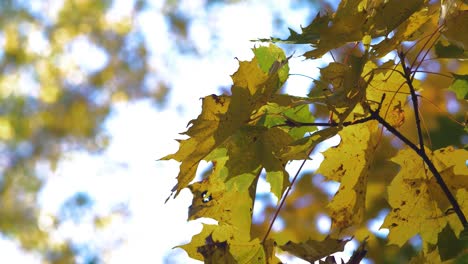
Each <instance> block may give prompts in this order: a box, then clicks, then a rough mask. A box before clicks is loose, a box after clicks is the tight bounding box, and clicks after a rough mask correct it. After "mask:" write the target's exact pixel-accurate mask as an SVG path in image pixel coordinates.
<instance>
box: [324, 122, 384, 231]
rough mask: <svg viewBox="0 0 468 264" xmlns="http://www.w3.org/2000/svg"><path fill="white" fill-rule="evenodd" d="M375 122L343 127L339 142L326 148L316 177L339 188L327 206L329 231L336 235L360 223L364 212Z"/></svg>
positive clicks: (375, 127) (373, 145) (373, 144)
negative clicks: (332, 229) (332, 230)
mask: <svg viewBox="0 0 468 264" xmlns="http://www.w3.org/2000/svg"><path fill="white" fill-rule="evenodd" d="M376 130H377V122H367V123H363V124H358V125H353V126H349V127H345V128H344V129H343V130H342V131H341V132H339V133H338V134H339V135H340V137H341V142H340V144H339V145H338V146H336V147H332V148H329V149H328V150H326V151H325V152H324V153H323V155H324V157H325V158H324V161H323V162H322V164H320V168H319V169H318V170H317V173H320V174H322V175H323V176H325V177H326V178H327V179H329V180H333V181H337V182H340V188H339V190H338V192H337V193H336V194H335V196H334V197H333V200H332V201H331V202H330V204H329V205H328V208H329V209H330V214H331V218H332V228H338V231H340V230H342V229H345V228H347V227H349V226H351V225H354V224H359V223H361V222H362V220H363V217H364V211H365V198H366V190H367V177H368V169H369V166H368V164H369V162H371V159H372V153H373V151H374V147H375V145H376V142H375V137H373V136H372V135H373V133H374V132H375V131H376Z"/></svg>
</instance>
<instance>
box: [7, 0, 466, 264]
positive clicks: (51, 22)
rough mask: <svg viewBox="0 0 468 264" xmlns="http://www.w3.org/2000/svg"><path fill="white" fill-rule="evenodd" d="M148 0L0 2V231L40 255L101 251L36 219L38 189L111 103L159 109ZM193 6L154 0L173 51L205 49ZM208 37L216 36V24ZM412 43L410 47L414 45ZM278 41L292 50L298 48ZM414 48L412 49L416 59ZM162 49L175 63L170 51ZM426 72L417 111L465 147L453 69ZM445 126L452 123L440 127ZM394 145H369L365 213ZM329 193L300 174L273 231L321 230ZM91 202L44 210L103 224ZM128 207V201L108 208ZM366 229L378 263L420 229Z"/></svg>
mask: <svg viewBox="0 0 468 264" xmlns="http://www.w3.org/2000/svg"><path fill="white" fill-rule="evenodd" d="M149 2H150V1H145V0H136V1H133V2H132V5H131V10H130V11H129V12H128V14H126V15H123V16H119V15H117V16H116V15H114V13H112V9H113V8H114V1H112V0H98V1H92V0H63V1H61V0H54V1H14V0H3V1H0V233H1V234H2V235H3V236H6V237H8V238H10V239H14V240H17V241H19V243H20V245H21V246H22V247H24V248H25V249H27V250H31V251H34V252H37V253H38V254H40V255H41V256H42V258H43V260H44V261H45V262H47V263H74V262H77V256H78V255H79V256H80V257H81V261H80V262H82V263H98V262H100V254H101V253H102V252H99V251H96V249H93V248H92V247H89V246H88V247H87V246H85V245H77V244H75V243H74V242H72V241H61V242H60V243H57V241H54V240H53V239H52V238H51V237H50V230H51V228H42V227H41V224H40V222H41V221H40V220H39V217H40V206H39V204H38V200H37V198H38V193H39V192H40V190H41V187H42V185H43V182H44V180H45V179H46V178H47V176H48V174H47V172H48V171H53V170H54V168H55V167H56V165H57V162H58V161H60V159H61V157H63V154H64V153H67V152H68V151H73V150H77V149H79V150H86V151H88V152H90V153H96V154H99V152H101V151H102V150H104V149H105V148H106V146H107V144H108V142H109V135H107V134H106V133H105V131H104V130H103V122H104V121H105V120H106V118H108V117H109V116H110V115H111V114H112V106H113V104H114V103H116V102H121V101H133V100H140V99H146V100H147V99H148V98H151V100H152V101H153V104H154V107H156V108H159V109H163V108H164V107H165V102H166V100H167V97H168V95H169V94H170V92H171V81H170V80H166V79H164V78H163V77H161V75H160V70H161V68H160V67H159V68H158V67H155V66H154V65H152V64H151V60H152V56H158V54H157V53H154V52H153V51H154V50H155V49H157V46H158V42H157V41H156V42H149V41H148V39H147V37H148V36H147V35H145V34H144V32H143V29H142V26H141V24H139V23H138V22H137V17H138V16H139V14H141V13H142V12H145V11H146V10H148V9H149V8H152V7H151V6H152V5H151V3H149ZM238 2H242V1H236V0H231V1H222V0H207V1H204V5H203V8H206V9H210V8H211V7H213V6H216V5H229V4H236V3H238ZM291 5H296V6H300V7H301V8H305V9H307V12H308V14H309V17H310V18H313V17H314V16H315V14H316V10H319V9H328V10H330V9H331V8H332V7H331V6H332V5H331V4H330V3H327V2H323V3H322V2H320V3H318V2H316V1H306V0H297V1H291ZM127 11H128V10H127ZM192 11H193V10H184V9H181V8H180V1H179V0H167V1H163V4H161V5H160V7H158V8H157V12H161V13H163V14H164V17H165V20H166V24H167V26H168V31H169V37H170V38H171V43H172V44H173V47H172V48H173V49H174V52H176V53H178V54H182V55H183V54H189V55H191V56H203V54H200V53H199V51H198V50H197V48H196V47H195V46H194V45H193V38H194V37H196V36H193V35H191V34H189V30H188V27H189V25H190V23H191V22H192V19H193V12H192ZM273 23H274V25H273V27H274V28H275V29H281V30H282V32H287V30H286V26H285V25H284V23H285V22H284V20H283V18H282V17H281V16H280V15H279V14H274V22H273ZM295 26H296V27H297V26H298V25H295ZM278 31H279V30H278ZM259 37H260V36H259ZM211 38H212V40H215V39H216V33H215V32H214V33H213V35H212V36H211ZM150 44H151V45H155V46H156V47H150V46H149V45H150ZM252 46H253V44H252ZM418 47H419V48H420V46H417V47H416V48H414V49H413V50H414V51H415V52H416V51H417V50H418ZM285 49H286V50H287V52H288V53H291V52H290V51H293V50H296V47H294V46H285ZM349 49H350V47H345V48H342V49H339V50H337V51H336V53H335V58H336V59H337V60H338V61H339V60H340V59H341V58H342V57H343V56H345V54H347V53H348V52H349ZM415 52H413V53H410V54H409V57H410V58H411V56H413V58H414V56H416V53H415ZM299 53H300V52H299ZM83 58H93V61H91V62H89V61H83ZM162 60H163V61H165V62H166V63H170V57H169V56H168V57H165V58H162ZM422 70H427V71H439V72H441V73H444V74H447V73H448V72H449V71H450V72H458V73H460V72H465V73H466V72H467V71H468V65H467V63H466V62H463V63H462V62H457V61H453V60H450V61H449V60H431V61H429V62H428V63H425V64H423V67H422ZM423 80H424V81H423V84H422V86H423V88H424V91H423V92H422V95H423V96H424V97H425V98H427V100H422V102H423V104H422V106H421V111H422V112H423V113H424V114H423V116H424V119H425V127H426V128H427V129H428V131H429V132H430V133H429V134H430V136H431V139H432V144H433V146H434V147H435V148H438V147H441V146H445V145H448V144H452V145H456V146H462V144H463V140H464V143H465V144H466V140H467V139H466V133H464V132H463V127H462V126H460V125H459V124H457V123H455V122H453V119H456V120H459V121H460V122H462V121H463V119H464V118H465V117H464V115H465V113H466V109H467V108H466V104H463V102H461V103H460V102H456V101H455V100H454V95H453V94H452V93H450V92H446V91H445V90H442V89H440V88H441V87H447V85H449V84H450V79H447V78H444V77H441V76H436V75H427V76H424V77H423ZM202 96H204V94H200V97H202ZM428 101H430V103H427V102H428ZM315 113H316V115H317V116H319V117H324V118H325V117H326V116H327V113H326V110H325V109H319V108H318V109H315ZM410 113H411V112H406V124H408V125H405V126H404V127H402V130H403V131H404V133H409V134H411V133H413V134H412V136H413V138H415V134H414V132H411V131H414V127H412V126H411V125H410V124H411V123H412V122H411V119H412V116H411V114H410ZM193 117H194V118H195V116H193ZM187 121H188V120H187ZM447 127H449V128H450V129H443V130H442V129H441V128H447ZM174 136H176V135H174ZM463 136H464V138H463ZM397 147H398V143H395V142H392V141H391V140H389V139H386V138H383V139H382V141H381V144H380V146H379V148H378V149H377V150H376V157H375V166H374V167H373V168H372V170H373V171H375V173H374V174H373V175H378V177H372V178H370V179H369V184H370V186H372V187H371V188H370V191H369V193H368V200H367V204H368V212H367V214H368V217H369V219H370V218H374V217H377V216H378V215H379V214H382V213H385V210H386V209H385V208H387V207H388V206H387V204H386V200H385V199H384V196H383V195H382V194H383V193H384V192H385V189H384V186H385V185H387V184H388V183H389V182H390V181H391V179H392V177H393V176H394V175H395V174H396V172H397V168H396V166H393V167H392V166H390V167H388V166H383V165H382V164H384V163H388V161H385V159H387V158H389V157H391V155H392V153H395V151H396V148H397ZM389 149H391V151H389ZM44 168H47V169H45V170H44ZM331 197H332V194H330V193H329V191H327V184H326V183H324V182H323V177H322V178H321V176H320V175H313V174H311V173H310V172H309V173H304V174H303V176H302V177H301V179H300V181H299V182H298V183H297V184H296V186H295V188H294V192H293V193H292V194H291V197H289V198H288V200H287V204H286V207H285V208H284V209H283V211H282V213H281V221H282V222H283V223H284V224H283V228H279V229H278V230H276V231H275V235H274V236H276V238H277V239H278V240H279V241H286V240H295V241H300V240H305V239H307V238H312V239H317V238H319V237H324V236H325V234H323V232H321V231H320V230H319V229H318V227H317V224H316V222H317V221H318V220H319V218H320V217H321V216H326V215H327V212H326V203H327V202H328V201H329V200H330V199H331ZM264 199H265V200H268V198H267V197H266V198H264ZM93 206H94V200H93V198H92V197H90V196H89V195H88V194H87V193H76V194H71V195H70V198H69V199H68V200H67V201H66V202H65V203H64V204H63V205H62V209H61V210H60V212H59V214H58V215H55V216H51V219H52V220H51V221H52V229H54V228H58V227H59V226H60V225H61V224H62V223H63V222H65V221H68V220H72V221H75V222H80V221H92V222H93V223H94V225H95V227H96V230H99V229H100V228H105V226H106V223H108V216H102V215H96V214H93V213H92V210H93ZM127 213H128V212H127V211H126V209H125V208H123V207H116V208H114V209H113V211H112V212H111V214H119V215H125V214H127ZM273 213H274V204H273V203H267V206H265V207H264V210H262V211H261V212H260V213H259V215H258V216H256V221H255V223H256V224H255V228H254V229H253V232H254V233H255V234H256V235H258V236H261V235H262V234H264V233H265V230H266V228H267V227H268V224H269V219H271V217H272V214H273ZM367 236H369V239H368V242H369V244H372V246H373V247H374V250H373V251H370V252H369V254H368V257H369V258H371V259H373V260H374V261H375V263H400V262H399V261H400V260H401V259H409V257H410V256H411V255H413V254H414V252H415V248H417V247H419V246H420V245H419V244H418V243H417V239H415V241H416V242H415V243H408V244H407V245H406V246H405V249H404V251H403V253H404V254H403V255H401V252H400V253H399V252H398V251H397V249H396V248H393V247H385V239H384V238H383V237H382V236H377V235H375V234H373V233H372V232H370V231H369V230H368V226H367V225H366V224H363V226H362V227H360V229H359V230H358V231H357V235H356V239H358V240H360V241H362V240H363V239H364V238H365V237H367ZM381 252H386V253H388V254H382V253H381ZM382 258H386V259H382Z"/></svg>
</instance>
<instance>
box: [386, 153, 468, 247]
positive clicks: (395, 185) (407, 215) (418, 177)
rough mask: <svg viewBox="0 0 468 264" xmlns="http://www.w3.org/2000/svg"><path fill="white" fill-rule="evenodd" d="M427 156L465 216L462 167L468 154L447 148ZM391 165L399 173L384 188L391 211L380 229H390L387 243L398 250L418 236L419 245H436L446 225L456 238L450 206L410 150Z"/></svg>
mask: <svg viewBox="0 0 468 264" xmlns="http://www.w3.org/2000/svg"><path fill="white" fill-rule="evenodd" d="M428 153H429V154H428V155H429V157H430V159H431V160H433V162H434V165H435V166H436V168H437V170H438V171H439V172H440V174H441V176H442V178H443V180H444V181H445V182H446V184H447V185H448V187H449V189H450V190H451V192H452V194H455V195H456V197H457V198H458V199H459V202H460V203H461V204H460V206H461V207H462V210H463V211H464V213H465V214H467V213H468V203H467V202H466V196H465V193H466V192H465V191H464V190H466V189H468V169H467V168H466V166H463V163H464V162H465V161H466V160H467V159H468V151H466V150H464V149H458V150H455V149H453V148H452V147H447V148H443V149H440V150H437V151H434V152H430V151H428ZM392 161H393V162H395V163H397V164H399V165H400V166H401V169H400V171H399V172H398V174H397V175H396V176H395V178H394V179H393V181H392V182H391V184H390V186H389V187H388V202H389V204H390V206H391V207H392V210H391V211H390V213H389V214H388V215H387V217H386V218H385V221H384V223H383V224H382V227H383V228H389V229H390V233H389V235H388V239H389V243H390V244H396V245H399V246H402V245H403V244H404V243H405V242H406V241H407V240H408V239H410V238H411V237H413V236H414V235H416V234H420V235H421V237H422V239H423V241H425V242H428V243H431V244H436V243H437V239H438V234H439V233H440V232H441V231H442V229H443V228H444V227H445V226H446V225H447V223H448V222H449V223H450V224H451V226H452V229H453V230H454V232H455V234H457V235H459V233H460V232H461V230H462V229H463V227H462V226H461V224H460V223H457V221H458V222H459V220H458V219H457V217H456V215H455V214H453V212H452V213H448V212H449V211H447V210H448V209H449V207H450V205H449V204H448V201H447V198H446V197H445V195H444V194H443V193H441V191H440V186H439V185H438V184H437V182H436V181H435V178H434V176H433V175H432V174H431V173H430V172H429V171H428V170H427V169H425V168H424V166H423V161H422V160H421V158H420V157H419V156H418V155H417V154H416V153H415V152H414V151H413V150H412V149H409V148H405V149H402V150H400V151H399V152H398V153H397V155H396V156H395V157H394V158H392ZM461 161H463V162H461Z"/></svg>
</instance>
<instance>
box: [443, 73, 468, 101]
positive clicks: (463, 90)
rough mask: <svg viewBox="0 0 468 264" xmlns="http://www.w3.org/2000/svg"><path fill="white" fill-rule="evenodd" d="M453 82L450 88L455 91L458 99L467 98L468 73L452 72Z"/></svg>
mask: <svg viewBox="0 0 468 264" xmlns="http://www.w3.org/2000/svg"><path fill="white" fill-rule="evenodd" d="M452 75H453V78H454V79H453V82H452V84H451V85H450V87H449V88H448V89H449V90H450V91H453V92H454V93H455V95H456V96H457V98H458V99H460V100H467V99H468V75H459V74H455V73H452Z"/></svg>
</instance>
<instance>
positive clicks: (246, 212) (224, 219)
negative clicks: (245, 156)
mask: <svg viewBox="0 0 468 264" xmlns="http://www.w3.org/2000/svg"><path fill="white" fill-rule="evenodd" d="M225 162H226V159H218V160H217V161H216V162H215V164H214V169H213V172H212V174H211V175H210V176H209V177H208V178H207V179H205V180H203V181H201V182H196V183H193V184H191V185H190V186H189V188H190V190H191V191H192V194H193V200H192V205H191V206H190V207H189V220H194V219H197V218H200V217H209V218H213V219H215V220H217V221H218V223H220V224H228V225H230V226H232V227H233V228H236V230H237V233H236V234H237V236H238V237H241V238H243V239H244V240H245V239H248V238H250V227H251V225H252V211H253V210H252V209H253V202H254V195H255V188H256V183H257V181H256V175H254V174H250V175H249V174H246V175H243V177H236V178H232V179H230V180H228V181H225V180H226V178H227V168H226V167H225V166H224V165H225Z"/></svg>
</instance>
